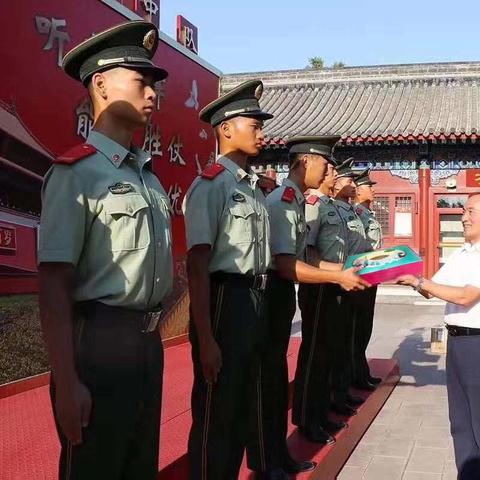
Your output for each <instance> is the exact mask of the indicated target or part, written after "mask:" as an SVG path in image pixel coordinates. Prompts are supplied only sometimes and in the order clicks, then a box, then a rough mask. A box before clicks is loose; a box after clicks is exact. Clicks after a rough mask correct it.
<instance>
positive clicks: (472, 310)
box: [432, 243, 480, 328]
mask: <svg viewBox="0 0 480 480" xmlns="http://www.w3.org/2000/svg"><path fill="white" fill-rule="evenodd" d="M432 280H433V281H434V282H435V283H440V284H442V285H449V286H452V287H465V286H466V285H472V286H473V287H477V288H480V243H476V244H475V245H470V244H469V243H466V244H465V245H464V246H463V247H462V248H460V249H459V250H457V251H456V252H455V253H453V254H452V255H451V257H450V258H449V259H448V260H447V262H446V263H445V265H443V267H442V268H441V269H440V270H439V271H438V272H437V273H436V274H435V275H434V276H433V277H432ZM445 323H446V324H447V325H456V326H459V327H468V328H480V302H478V303H476V304H475V305H472V306H471V307H463V306H462V305H456V304H454V303H450V302H447V305H446V307H445Z"/></svg>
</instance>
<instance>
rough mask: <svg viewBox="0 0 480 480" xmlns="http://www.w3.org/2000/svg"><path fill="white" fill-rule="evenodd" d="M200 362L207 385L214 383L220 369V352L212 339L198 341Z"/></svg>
mask: <svg viewBox="0 0 480 480" xmlns="http://www.w3.org/2000/svg"><path fill="white" fill-rule="evenodd" d="M200 362H201V364H202V370H203V376H204V378H205V381H206V382H207V383H215V382H216V381H217V378H218V374H219V373H220V370H221V368H222V352H221V350H220V348H219V346H218V344H217V342H216V341H215V339H214V338H213V337H209V338H208V339H205V340H203V341H200Z"/></svg>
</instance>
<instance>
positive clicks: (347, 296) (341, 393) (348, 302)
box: [329, 286, 353, 403]
mask: <svg viewBox="0 0 480 480" xmlns="http://www.w3.org/2000/svg"><path fill="white" fill-rule="evenodd" d="M332 288H334V289H335V290H334V296H335V302H334V304H335V306H336V316H335V317H333V319H331V321H332V323H331V328H330V331H329V333H330V335H329V341H330V344H331V358H332V360H331V361H332V377H331V379H332V384H331V388H332V400H333V402H335V403H345V402H346V399H347V395H348V391H349V388H350V385H351V383H352V355H353V311H352V297H351V296H352V294H351V293H350V292H346V291H345V290H342V289H341V288H340V287H338V286H332Z"/></svg>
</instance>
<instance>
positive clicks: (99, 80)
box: [92, 73, 107, 100]
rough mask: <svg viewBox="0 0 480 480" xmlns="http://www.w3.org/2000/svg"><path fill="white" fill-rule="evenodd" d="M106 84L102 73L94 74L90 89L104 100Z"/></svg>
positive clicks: (105, 97)
mask: <svg viewBox="0 0 480 480" xmlns="http://www.w3.org/2000/svg"><path fill="white" fill-rule="evenodd" d="M106 84H107V82H106V78H105V75H103V74H102V73H95V74H94V75H93V77H92V88H93V91H94V92H95V94H96V95H98V96H100V97H101V98H103V99H104V100H106V99H107V85H106Z"/></svg>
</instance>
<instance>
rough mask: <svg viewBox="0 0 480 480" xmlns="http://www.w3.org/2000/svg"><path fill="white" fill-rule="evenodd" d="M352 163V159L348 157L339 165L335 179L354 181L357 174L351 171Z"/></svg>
mask: <svg viewBox="0 0 480 480" xmlns="http://www.w3.org/2000/svg"><path fill="white" fill-rule="evenodd" d="M354 161H355V160H354V158H353V157H350V158H347V160H345V161H344V162H342V163H341V164H340V165H338V167H337V176H336V178H342V177H349V178H354V179H356V178H357V177H358V173H357V172H354V171H353V170H352V166H353V162H354Z"/></svg>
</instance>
